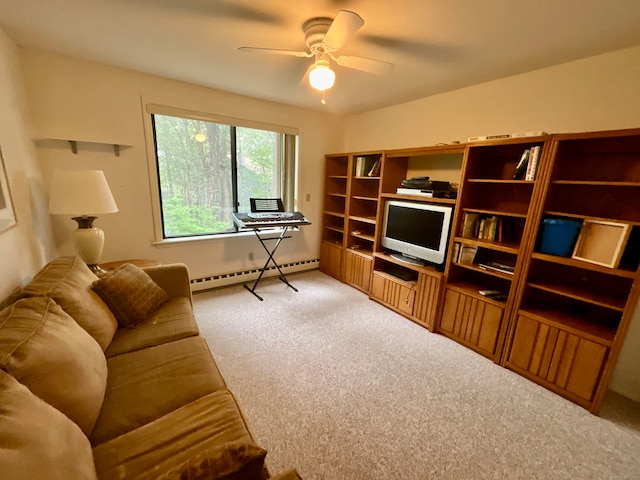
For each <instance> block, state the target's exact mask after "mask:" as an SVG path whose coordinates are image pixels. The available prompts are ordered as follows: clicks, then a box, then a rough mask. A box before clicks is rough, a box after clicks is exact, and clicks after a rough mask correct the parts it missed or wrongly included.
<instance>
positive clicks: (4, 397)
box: [0, 257, 299, 480]
mask: <svg viewBox="0 0 640 480" xmlns="http://www.w3.org/2000/svg"><path fill="white" fill-rule="evenodd" d="M145 271H146V273H147V274H148V276H149V277H150V278H151V279H152V280H153V282H151V283H153V286H154V287H155V288H157V286H160V287H161V288H162V290H164V292H166V294H167V296H168V300H167V299H164V300H165V302H164V303H163V304H162V305H161V306H160V307H159V308H158V309H157V310H155V311H154V312H153V313H152V314H150V315H149V316H148V317H147V318H145V319H144V321H142V323H139V324H138V325H137V326H135V327H133V328H124V327H121V326H119V324H118V320H117V319H116V317H115V316H114V314H113V313H112V312H113V306H112V308H109V307H108V306H107V303H105V301H103V299H102V297H101V296H99V295H98V294H97V293H96V291H95V290H94V289H93V288H92V284H93V283H94V282H95V281H96V280H97V279H98V278H97V277H96V276H95V275H94V274H93V273H92V272H91V271H90V270H89V269H88V268H87V266H86V265H85V264H84V263H83V262H82V261H81V260H80V259H78V258H77V257H60V258H58V259H55V260H53V261H52V262H50V263H49V264H48V265H46V266H45V267H44V268H43V269H42V270H41V271H40V272H38V274H37V275H36V276H35V277H34V278H33V280H32V281H31V282H30V283H28V284H27V285H26V286H25V287H24V288H23V289H22V290H21V292H20V293H19V295H18V296H17V297H18V298H17V299H16V300H15V301H13V302H12V303H10V304H9V305H8V306H7V307H6V308H4V309H3V310H2V311H1V312H0V477H1V478H7V479H9V478H10V479H12V480H19V479H30V480H32V479H65V480H74V479H82V480H88V479H96V478H97V479H100V480H116V479H118V480H120V479H150V480H151V479H153V480H156V479H162V480H170V479H171V480H173V479H185V480H191V479H198V480H202V479H210V480H213V479H228V480H232V479H233V480H235V479H259V480H263V479H267V478H274V479H275V478H281V479H284V478H287V479H289V478H299V477H298V476H297V474H296V472H295V471H293V470H291V471H287V472H283V473H282V474H280V475H276V476H275V477H271V476H270V473H269V472H268V470H267V468H266V466H265V463H264V460H265V455H266V451H265V450H263V449H262V448H260V447H259V446H258V445H257V444H256V442H255V440H254V438H253V436H252V434H251V432H250V430H249V427H248V424H247V421H246V419H245V417H244V416H243V414H242V411H241V409H240V407H239V406H238V403H237V402H236V399H235V398H234V396H233V394H232V393H231V392H230V391H229V390H228V389H227V386H226V384H225V381H224V379H223V378H222V376H221V374H220V372H219V370H218V368H217V366H216V364H215V361H214V359H213V357H212V355H211V352H210V351H209V348H208V346H207V344H206V343H205V341H204V339H203V338H202V337H201V336H200V335H199V333H198V325H197V323H196V320H195V318H194V316H193V310H192V304H191V292H190V289H189V273H188V271H187V268H186V266H184V265H181V264H173V265H164V266H158V267H150V268H148V269H145ZM147 280H148V277H147ZM132 290H134V289H132ZM163 295H164V293H163Z"/></svg>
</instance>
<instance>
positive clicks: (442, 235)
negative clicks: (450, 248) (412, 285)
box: [382, 200, 453, 266]
mask: <svg viewBox="0 0 640 480" xmlns="http://www.w3.org/2000/svg"><path fill="white" fill-rule="evenodd" d="M452 212H453V207H452V206H450V205H436V204H430V203H417V202H404V201H399V200H389V201H388V202H387V203H386V206H385V215H384V227H383V231H382V246H383V247H385V248H387V249H389V250H392V251H393V252H394V253H392V256H394V257H395V258H398V259H399V260H402V261H406V262H408V263H414V264H418V265H424V264H425V263H431V264H434V265H436V266H440V265H443V264H444V261H445V258H446V252H447V245H448V243H449V230H450V227H451V217H452Z"/></svg>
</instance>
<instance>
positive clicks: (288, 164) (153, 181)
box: [142, 99, 300, 246]
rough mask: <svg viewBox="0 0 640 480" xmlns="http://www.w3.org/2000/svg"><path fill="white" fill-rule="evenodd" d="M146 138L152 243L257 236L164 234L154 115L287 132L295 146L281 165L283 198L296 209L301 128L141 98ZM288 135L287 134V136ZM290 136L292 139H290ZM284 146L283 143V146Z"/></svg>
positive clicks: (239, 234)
mask: <svg viewBox="0 0 640 480" xmlns="http://www.w3.org/2000/svg"><path fill="white" fill-rule="evenodd" d="M142 107H143V116H144V128H145V140H146V148H147V170H148V175H149V187H150V192H151V209H152V215H153V230H154V241H153V242H152V243H153V245H156V246H162V245H170V244H189V243H192V242H199V241H212V240H224V239H228V238H237V237H238V236H246V235H254V233H253V231H247V230H236V231H234V232H221V233H211V234H198V235H191V236H180V237H165V236H164V228H163V219H162V203H161V195H160V178H159V175H158V162H157V157H156V139H155V132H154V126H153V115H156V114H157V115H167V116H173V117H181V118H188V119H193V120H201V121H206V122H213V123H220V124H225V125H231V126H235V127H244V128H253V129H258V130H268V131H272V132H276V133H281V134H285V137H284V142H287V141H292V142H294V143H293V145H289V147H290V148H293V151H292V155H291V156H290V158H288V159H286V160H285V161H284V162H283V165H282V168H280V175H281V179H280V182H281V188H282V197H283V201H284V203H285V206H286V207H287V208H288V209H292V210H293V209H295V208H296V204H297V192H298V176H297V172H298V152H299V143H300V133H299V129H298V128H295V127H288V126H283V125H275V124H270V123H264V122H259V121H255V120H247V119H239V118H235V117H227V116H223V115H217V114H212V113H207V112H202V111H196V110H190V109H186V108H181V107H174V106H169V105H166V104H164V103H156V102H148V101H145V100H144V99H142ZM286 135H288V136H286ZM287 139H289V140H287ZM283 147H284V145H283Z"/></svg>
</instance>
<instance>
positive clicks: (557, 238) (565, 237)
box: [540, 218, 582, 257]
mask: <svg viewBox="0 0 640 480" xmlns="http://www.w3.org/2000/svg"><path fill="white" fill-rule="evenodd" d="M581 226H582V222H580V221H578V220H565V219H561V218H547V219H545V220H543V221H542V241H541V242H540V252H542V253H548V254H549V255H557V256H559V257H569V256H570V255H571V250H572V249H573V246H574V244H575V240H576V236H577V235H578V232H579V231H580V227H581Z"/></svg>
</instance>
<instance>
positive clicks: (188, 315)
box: [104, 297, 199, 357]
mask: <svg viewBox="0 0 640 480" xmlns="http://www.w3.org/2000/svg"><path fill="white" fill-rule="evenodd" d="M198 332H199V330H198V324H197V323H196V319H195V318H194V316H193V310H192V307H191V299H190V298H189V297H178V298H172V299H170V300H169V301H168V302H167V303H165V304H164V305H162V306H161V307H160V308H159V309H158V310H156V311H155V312H154V313H153V314H152V315H151V316H150V317H149V318H147V319H146V320H145V321H143V322H142V323H140V324H138V325H137V326H136V328H119V329H118V330H117V331H116V334H115V335H114V336H113V340H111V343H110V344H109V347H108V348H107V349H106V350H105V352H104V353H105V355H106V356H107V357H113V356H115V355H120V354H122V353H127V352H133V351H135V350H140V349H141V348H147V347H151V346H153V345H160V344H162V343H168V342H173V341H174V340H180V339H181V338H187V337H192V336H194V335H197V334H198Z"/></svg>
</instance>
